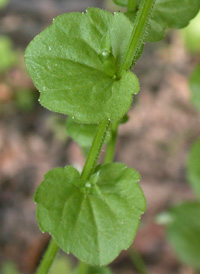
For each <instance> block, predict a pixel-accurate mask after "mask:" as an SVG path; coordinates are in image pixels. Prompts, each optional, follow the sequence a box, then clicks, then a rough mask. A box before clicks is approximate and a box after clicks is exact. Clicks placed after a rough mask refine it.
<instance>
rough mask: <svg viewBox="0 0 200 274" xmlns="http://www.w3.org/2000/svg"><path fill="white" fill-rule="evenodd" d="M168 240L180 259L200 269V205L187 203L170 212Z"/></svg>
mask: <svg viewBox="0 0 200 274" xmlns="http://www.w3.org/2000/svg"><path fill="white" fill-rule="evenodd" d="M170 216H171V223H170V224H169V225H168V227H167V236H168V239H169V241H170V243H171V245H172V247H173V248H174V250H175V251H176V254H177V256H178V257H179V259H180V260H181V261H182V262H184V263H187V264H189V265H191V266H193V267H195V268H197V269H200V260H199V258H200V248H199V247H200V203H198V202H186V203H183V204H181V205H178V206H175V207H173V208H172V209H171V210H170Z"/></svg>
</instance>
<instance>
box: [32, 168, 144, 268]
mask: <svg viewBox="0 0 200 274" xmlns="http://www.w3.org/2000/svg"><path fill="white" fill-rule="evenodd" d="M139 180H140V175H139V174H138V173H137V171H135V170H133V169H131V168H127V167H126V166H125V165H124V164H121V163H112V164H107V165H105V166H103V167H102V168H101V169H100V170H98V172H97V173H94V174H93V175H92V176H91V177H90V180H89V181H87V182H86V181H83V180H82V179H80V175H79V174H78V171H77V170H75V169H74V168H73V167H71V166H67V167H66V168H65V169H63V168H56V169H53V170H51V171H49V172H48V173H47V174H46V175H45V179H44V182H42V184H41V185H40V186H39V187H38V189H37V191H36V194H35V202H36V203H37V205H38V207H37V219H38V223H39V226H40V229H41V230H42V231H46V232H49V233H50V234H51V235H52V237H53V238H54V240H55V241H56V242H57V244H58V245H59V246H60V247H61V248H62V249H63V250H64V251H65V252H67V253H73V254H74V255H75V256H76V257H77V258H78V259H80V260H81V261H83V262H85V263H87V264H89V265H96V266H97V265H98V266H101V265H106V264H109V263H110V262H111V261H113V260H114V259H115V258H116V257H117V256H118V254H119V253H120V252H121V251H122V250H123V249H127V248H128V247H129V246H130V245H131V243H132V241H133V239H134V237H135V234H136V231H137V229H138V225H139V220H140V217H141V215H142V213H143V212H144V211H145V207H146V203H145V198H144V195H143V192H142V190H141V188H140V186H139V184H138V181H139Z"/></svg>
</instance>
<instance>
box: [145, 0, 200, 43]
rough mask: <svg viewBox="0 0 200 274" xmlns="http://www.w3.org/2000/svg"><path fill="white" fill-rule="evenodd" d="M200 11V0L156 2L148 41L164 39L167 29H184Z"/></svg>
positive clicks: (157, 0)
mask: <svg viewBox="0 0 200 274" xmlns="http://www.w3.org/2000/svg"><path fill="white" fill-rule="evenodd" d="M199 9H200V1H199V0H192V1H191V0H156V4H155V7H154V11H153V16H152V19H151V21H150V25H149V28H148V35H147V37H146V41H148V42H156V41H159V40H161V39H163V37H164V33H165V29H166V28H176V29H179V28H184V27H185V26H187V25H188V24H189V22H190V20H191V19H192V18H194V17H195V15H196V14H197V13H198V11H199Z"/></svg>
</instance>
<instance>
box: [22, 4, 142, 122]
mask: <svg viewBox="0 0 200 274" xmlns="http://www.w3.org/2000/svg"><path fill="white" fill-rule="evenodd" d="M131 31H132V24H131V22H130V21H129V20H128V18H127V17H126V16H125V15H123V14H121V13H116V14H114V15H113V14H111V13H109V12H107V11H104V10H101V9H96V8H90V9H88V10H87V12H86V13H78V12H73V13H67V14H63V15H61V16H58V17H57V18H55V20H54V21H53V23H52V25H51V26H49V27H48V28H46V29H45V30H44V31H42V32H41V33H40V34H39V35H38V36H36V37H35V38H34V40H33V41H32V42H31V43H30V44H29V46H28V47H27V49H26V53H25V62H26V66H27V69H28V71H29V74H30V76H31V78H32V79H33V82H34V84H35V86H36V87H37V88H38V90H39V91H40V92H41V96H40V103H41V105H43V106H44V107H46V108H48V109H49V110H51V111H55V112H59V113H63V114H68V115H70V116H72V117H74V118H75V120H77V121H78V122H81V123H86V124H87V123H88V124H95V123H99V122H100V121H103V120H105V119H110V120H119V119H120V118H121V117H122V116H124V115H125V113H126V112H127V111H128V109H129V107H130V105H131V102H132V96H133V94H135V93H137V92H138V91H139V83H138V79H137V77H136V76H135V75H134V74H133V73H131V72H125V73H124V74H123V75H122V77H121V79H117V78H116V76H115V73H116V71H117V68H118V67H119V66H120V64H121V62H122V55H123V54H124V52H125V49H126V48H127V44H128V40H129V37H130V33H131ZM105 47H106V48H105Z"/></svg>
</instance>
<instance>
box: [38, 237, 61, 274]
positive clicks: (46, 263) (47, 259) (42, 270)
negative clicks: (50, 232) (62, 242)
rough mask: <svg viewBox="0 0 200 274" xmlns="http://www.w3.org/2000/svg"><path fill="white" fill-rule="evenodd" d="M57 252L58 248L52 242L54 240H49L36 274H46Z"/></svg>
mask: <svg viewBox="0 0 200 274" xmlns="http://www.w3.org/2000/svg"><path fill="white" fill-rule="evenodd" d="M58 250H59V246H58V245H57V244H56V243H55V242H54V240H51V241H50V243H49V245H48V247H47V250H46V251H45V254H44V257H43V259H42V261H41V263H40V265H39V267H38V269H37V274H47V273H48V271H49V268H50V267H51V265H52V263H53V260H54V258H55V256H56V254H57V252H58Z"/></svg>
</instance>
